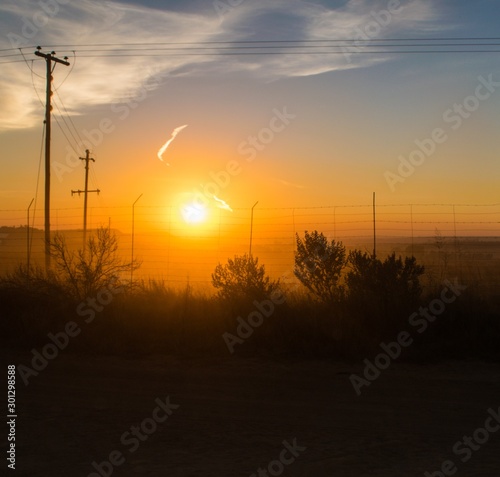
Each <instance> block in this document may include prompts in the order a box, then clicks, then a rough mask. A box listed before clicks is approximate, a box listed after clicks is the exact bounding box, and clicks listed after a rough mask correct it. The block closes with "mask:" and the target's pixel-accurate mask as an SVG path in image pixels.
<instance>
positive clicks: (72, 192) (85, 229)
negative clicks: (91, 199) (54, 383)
mask: <svg viewBox="0 0 500 477" xmlns="http://www.w3.org/2000/svg"><path fill="white" fill-rule="evenodd" d="M85 154H86V155H85V157H80V160H81V161H85V190H80V189H78V190H72V191H71V195H74V194H78V195H80V194H82V193H83V251H84V252H85V246H86V243H87V201H88V197H87V196H88V193H89V192H97V195H99V192H101V191H100V190H99V189H95V190H88V189H89V162H90V161H92V162H95V160H94V159H92V158H91V157H90V151H89V150H88V149H87V150H86V151H85Z"/></svg>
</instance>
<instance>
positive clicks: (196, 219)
mask: <svg viewBox="0 0 500 477" xmlns="http://www.w3.org/2000/svg"><path fill="white" fill-rule="evenodd" d="M181 214H182V218H183V219H184V222H186V224H190V225H196V224H201V223H203V222H205V221H206V220H207V215H208V214H207V209H206V207H204V206H203V205H200V204H195V203H190V204H185V205H183V206H182V208H181Z"/></svg>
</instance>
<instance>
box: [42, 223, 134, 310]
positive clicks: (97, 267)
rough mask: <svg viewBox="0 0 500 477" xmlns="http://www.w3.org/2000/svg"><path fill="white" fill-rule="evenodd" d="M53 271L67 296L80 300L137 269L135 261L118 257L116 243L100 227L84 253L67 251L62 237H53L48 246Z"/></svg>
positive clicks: (116, 241) (108, 233)
mask: <svg viewBox="0 0 500 477" xmlns="http://www.w3.org/2000/svg"><path fill="white" fill-rule="evenodd" d="M50 251H51V256H52V258H53V259H54V270H55V273H56V274H57V276H58V278H59V280H60V281H61V282H62V283H64V284H65V286H66V288H67V291H68V293H69V294H70V295H71V296H73V297H74V298H76V299H78V300H81V299H84V298H86V297H89V296H92V295H95V294H96V293H97V292H98V291H99V290H100V289H102V288H104V287H109V286H110V285H115V284H116V283H118V282H119V281H120V276H121V275H122V274H123V273H126V272H130V271H132V270H136V269H137V268H139V264H138V263H137V262H135V261H134V262H123V261H122V260H121V259H120V258H118V254H117V252H118V240H117V238H116V236H115V235H114V234H113V233H111V230H110V229H109V228H105V227H101V228H99V229H98V230H97V232H96V233H95V235H92V236H91V237H90V238H89V239H88V240H87V243H86V247H85V249H84V250H82V249H79V250H77V251H71V250H69V248H68V246H67V244H66V241H65V239H64V236H63V235H61V234H56V235H55V237H54V239H53V241H52V242H51V243H50Z"/></svg>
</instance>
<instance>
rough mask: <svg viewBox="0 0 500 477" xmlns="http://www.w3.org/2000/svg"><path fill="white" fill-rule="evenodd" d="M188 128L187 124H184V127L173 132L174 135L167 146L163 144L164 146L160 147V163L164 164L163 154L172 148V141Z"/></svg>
mask: <svg viewBox="0 0 500 477" xmlns="http://www.w3.org/2000/svg"><path fill="white" fill-rule="evenodd" d="M187 126H188V125H187V124H184V126H179V127H178V128H175V129H174V130H173V131H172V135H171V136H170V139H169V140H168V141H167V142H166V143H165V144H163V146H162V147H160V150H159V151H158V159H160V161H162V162H164V161H163V154H164V153H165V151H166V150H167V148H168V146H170V144H171V143H172V141H173V140H174V139H175V138H176V137H177V134H179V133H180V132H181V131H182V130H183V129H184V128H187ZM166 164H167V166H169V165H170V164H169V163H168V162H167V163H166Z"/></svg>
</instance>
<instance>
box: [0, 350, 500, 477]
mask: <svg viewBox="0 0 500 477" xmlns="http://www.w3.org/2000/svg"><path fill="white" fill-rule="evenodd" d="M15 360H17V361H15ZM8 361H9V360H8ZM10 361H11V362H12V361H13V362H16V363H21V362H23V363H25V364H28V360H27V359H26V356H24V357H19V356H16V357H13V356H11V357H10ZM362 370H363V364H362V363H358V364H339V363H332V362H323V361H321V362H319V361H302V362H293V361H289V360H283V361H276V360H271V361H266V360H263V359H241V358H235V357H228V358H227V359H213V360H210V359H200V358H198V359H188V358H184V359H177V358H169V357H151V358H137V359H123V358H117V357H80V356H75V355H64V354H61V355H60V356H59V357H57V358H56V359H55V360H54V361H52V362H50V363H49V365H48V367H47V368H46V369H45V370H44V371H42V372H41V373H40V375H39V376H36V377H32V378H31V379H30V383H29V385H28V386H27V387H26V386H24V384H23V383H22V381H21V380H20V378H19V377H18V382H17V399H18V413H19V417H18V423H17V468H16V471H15V472H13V471H8V472H7V473H6V474H4V475H17V476H30V477H59V476H61V477H80V476H81V477H87V476H91V477H97V476H99V475H102V476H106V477H109V476H110V475H113V476H116V477H120V476H172V477H195V476H200V477H202V476H203V477H212V476H213V477H216V476H217V477H221V476H231V477H239V476H242V477H243V476H250V475H252V474H254V473H255V474H256V475H264V476H265V475H284V476H290V477H292V476H304V477H306V476H307V477H308V476H311V477H322V476H328V477H333V476H340V477H350V476H352V477H354V476H355V477H363V476H381V477H382V476H383V477H392V476H398V477H401V476H424V475H425V472H426V471H428V472H430V473H431V474H429V475H436V476H440V475H445V474H439V473H436V474H433V472H435V471H437V470H439V469H440V468H441V465H442V464H443V462H444V461H446V460H451V461H452V462H453V463H454V464H455V465H456V469H458V470H455V473H454V475H456V476H467V477H498V476H499V475H500V452H499V451H500V431H499V432H496V433H493V432H492V433H490V435H489V436H486V437H488V441H487V442H486V443H484V444H483V445H481V446H480V448H478V449H477V448H476V450H474V451H471V455H470V456H469V455H467V454H465V451H464V453H463V454H460V455H458V454H457V453H455V452H454V451H453V446H454V445H455V444H456V443H457V442H458V441H460V440H462V439H463V437H464V436H472V435H473V433H474V432H475V431H476V430H477V429H478V428H480V427H484V425H485V421H486V420H487V418H488V416H489V414H488V409H490V408H492V409H493V410H495V411H496V412H498V411H499V407H500V365H498V364H492V363H479V362H446V363H440V364H431V365H410V364H398V363H395V364H393V365H392V366H391V367H390V368H389V369H387V370H386V371H384V372H383V373H382V375H381V376H380V378H378V379H377V380H375V381H374V382H373V383H372V384H371V385H370V386H369V387H365V388H363V390H362V394H361V396H357V395H356V393H355V391H354V389H353V386H352V384H351V383H350V381H349V376H350V375H351V373H358V374H361V373H362ZM167 396H169V397H170V402H171V404H176V405H178V406H179V407H178V408H176V409H175V410H173V411H170V412H171V414H170V415H169V416H168V419H167V420H166V421H165V422H160V423H156V422H155V421H153V420H152V416H153V415H155V414H154V410H155V408H156V407H157V402H155V400H156V399H160V401H161V400H163V401H165V399H166V398H167ZM156 416H157V417H158V416H159V414H156ZM161 416H166V414H162V415H161ZM148 418H149V419H148ZM141 424H142V425H143V426H146V427H144V428H143V429H146V431H145V432H150V434H149V435H147V434H144V433H141V434H140V435H141V438H144V440H142V441H140V440H139V439H138V438H137V439H136V440H135V441H131V440H130V436H131V428H132V426H140V425H141ZM148 426H149V427H148ZM154 427H156V429H153V428H154ZM127 433H128V434H127ZM124 434H125V438H129V440H128V441H127V439H125V443H124V442H122V440H123V437H122V436H124ZM478 436H480V437H481V438H482V439H484V438H485V436H484V433H483V434H478ZM294 440H295V441H294ZM284 441H287V442H288V443H289V444H293V443H294V442H295V444H296V445H297V446H299V447H300V451H297V450H296V451H295V452H296V456H295V457H294V458H293V459H292V458H291V455H292V454H291V453H290V452H289V451H288V453H286V454H283V452H284V451H283V449H285V444H284V443H283V442H284ZM132 442H135V444H134V445H132ZM136 444H137V445H136ZM2 445H3V450H5V449H6V445H5V440H4V439H2ZM304 448H305V449H304ZM113 451H115V453H114V454H113V455H114V457H115V458H117V456H121V458H120V459H118V458H117V459H118V460H117V461H116V462H118V461H119V462H121V463H120V464H119V465H118V464H117V465H114V466H113V465H111V464H109V465H108V466H107V465H104V466H101V470H102V472H101V474H99V473H96V470H95V469H94V468H93V467H92V462H94V461H95V462H96V463H98V464H101V463H103V462H104V461H107V460H110V454H111V453H113ZM118 453H119V454H118ZM280 455H285V457H284V458H285V459H286V460H287V463H286V464H283V465H282V464H279V463H278V462H276V460H277V459H279V458H280ZM464 457H469V458H468V460H467V462H463V459H464ZM292 460H293V462H291V461H292ZM273 461H275V462H274V464H273ZM270 464H271V467H269V465H270ZM280 466H281V467H280ZM259 468H262V469H265V473H261V474H258V469H259ZM7 470H8V469H7ZM449 475H451V474H449Z"/></svg>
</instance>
